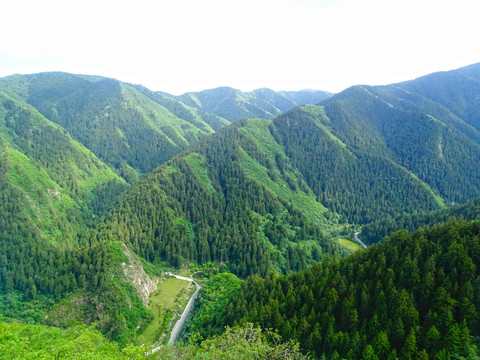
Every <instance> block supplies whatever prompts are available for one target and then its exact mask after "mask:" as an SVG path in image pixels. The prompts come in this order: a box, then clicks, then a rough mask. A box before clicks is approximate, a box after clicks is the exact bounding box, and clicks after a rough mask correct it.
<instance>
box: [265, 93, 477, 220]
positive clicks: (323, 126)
mask: <svg viewBox="0 0 480 360" xmlns="http://www.w3.org/2000/svg"><path fill="white" fill-rule="evenodd" d="M383 90H384V89H382V88H375V87H368V88H367V87H362V86H358V87H354V88H350V89H347V90H346V91H344V92H342V93H340V94H338V95H336V96H333V97H332V98H330V99H328V100H326V101H324V102H322V103H321V106H304V107H300V108H296V109H294V110H292V111H290V112H288V113H286V114H284V115H281V116H280V117H278V118H277V119H275V120H274V129H272V132H273V133H274V135H275V138H276V139H277V140H278V142H279V143H280V144H282V145H283V146H284V147H285V152H286V154H287V156H288V157H289V158H291V159H292V162H293V164H294V166H295V167H296V168H297V169H298V170H299V171H300V172H301V173H302V174H303V176H304V178H305V181H306V182H307V184H308V185H309V186H310V187H311V188H312V190H313V191H314V192H315V194H316V195H317V196H318V200H319V201H320V202H321V203H322V204H323V205H325V206H326V207H327V208H329V209H330V210H333V211H336V212H338V213H340V214H342V215H344V216H345V217H346V219H347V220H348V221H349V222H354V223H368V222H371V221H375V220H377V219H379V218H381V217H383V216H385V215H387V214H390V215H392V214H397V213H401V212H407V213H411V212H415V211H421V210H433V209H436V208H440V207H442V206H444V205H445V204H452V203H461V202H465V201H467V200H469V199H472V198H474V197H476V196H478V195H479V194H480V187H479V185H478V184H479V180H480V170H479V168H478V166H477V164H478V161H479V160H480V145H479V142H477V141H476V140H475V139H474V136H472V135H473V134H474V131H475V130H474V129H472V132H470V133H469V134H468V135H470V136H467V134H466V133H465V132H466V130H465V129H463V128H461V126H457V123H454V124H452V122H451V121H450V120H451V119H452V118H453V117H455V116H454V115H453V114H452V113H451V112H449V111H448V110H447V109H445V108H443V107H442V112H443V113H444V114H443V115H441V114H439V113H438V112H433V111H432V112H431V111H430V110H431V107H422V106H416V107H415V108H410V109H408V110H405V109H404V108H402V107H399V106H396V104H394V103H393V104H392V99H391V97H387V96H383V94H382V91H383ZM397 100H398V99H397ZM398 101H400V100H398ZM436 107H437V108H438V107H440V105H436ZM434 110H435V109H434ZM432 113H434V114H435V116H434V115H432ZM436 116H437V117H436ZM456 121H457V122H461V119H458V118H456ZM461 124H463V125H465V126H467V125H466V124H465V122H462V123H461Z"/></svg>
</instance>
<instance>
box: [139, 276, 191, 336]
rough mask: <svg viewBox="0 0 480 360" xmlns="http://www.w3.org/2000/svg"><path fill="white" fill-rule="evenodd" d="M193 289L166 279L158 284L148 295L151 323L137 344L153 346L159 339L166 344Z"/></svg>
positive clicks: (182, 281) (169, 278)
mask: <svg viewBox="0 0 480 360" xmlns="http://www.w3.org/2000/svg"><path fill="white" fill-rule="evenodd" d="M193 291H195V287H194V286H193V285H192V283H190V282H189V281H185V280H178V279H176V278H174V277H167V278H166V279H163V280H161V281H160V282H159V283H158V287H157V290H156V291H155V292H153V293H152V294H151V295H150V305H149V310H150V312H151V314H152V315H153V317H154V318H153V320H152V322H151V323H150V324H149V325H148V326H147V327H146V329H145V331H144V332H143V333H142V334H141V335H140V336H139V337H138V339H137V344H139V345H141V344H145V345H153V344H155V343H157V342H158V341H159V339H161V342H166V341H168V339H169V336H168V334H169V333H170V331H171V329H172V328H173V326H174V325H175V321H177V319H178V315H177V314H181V313H182V312H183V309H184V308H185V306H186V305H187V303H188V299H189V298H190V296H191V293H192V292H193Z"/></svg>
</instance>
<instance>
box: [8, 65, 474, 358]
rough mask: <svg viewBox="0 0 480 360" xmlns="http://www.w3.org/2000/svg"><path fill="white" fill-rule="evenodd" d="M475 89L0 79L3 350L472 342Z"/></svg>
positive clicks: (425, 80) (200, 351)
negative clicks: (250, 87) (181, 87)
mask: <svg viewBox="0 0 480 360" xmlns="http://www.w3.org/2000/svg"><path fill="white" fill-rule="evenodd" d="M446 89H448V91H446ZM479 94H480V64H473V65H471V66H467V67H464V68H460V69H457V70H452V71H449V72H441V73H434V74H430V75H426V76H423V77H420V78H418V79H415V80H410V81H406V82H402V83H396V84H391V85H385V86H367V85H362V86H353V87H350V88H348V89H345V90H344V91H342V92H340V93H338V94H332V93H329V92H325V91H320V90H319V91H316V90H304V91H297V92H293V91H278V92H276V91H273V90H270V89H264V88H263V89H257V90H254V91H250V92H242V91H240V90H237V89H233V88H229V87H221V88H216V89H209V90H204V91H200V92H189V93H185V94H183V95H171V94H168V93H164V92H159V91H152V90H150V89H147V88H145V87H143V86H140V85H132V84H128V83H123V82H120V81H118V80H115V79H110V78H105V77H100V76H86V75H75V74H68V73H61V72H51V73H39V74H31V75H12V76H8V77H4V78H0V299H1V301H0V303H1V304H0V328H1V329H2V331H3V333H2V334H0V353H2V354H7V355H5V356H7V357H9V358H12V359H13V358H29V357H30V358H32V356H34V355H32V354H34V353H35V351H37V352H38V354H42V356H44V355H45V356H44V358H48V357H47V354H48V351H50V350H51V351H53V353H55V356H57V357H60V358H62V356H64V358H74V354H75V353H76V352H78V354H79V355H78V356H83V358H85V359H89V358H91V359H94V358H105V359H108V358H112V359H117V358H118V359H141V358H148V359H170V358H172V359H173V358H182V357H183V358H192V359H193V358H223V357H222V356H225V354H229V352H232V351H238V352H240V351H244V352H245V354H248V356H250V357H247V358H265V357H268V356H270V358H272V359H277V358H292V359H303V358H306V357H307V356H311V358H315V359H317V358H318V359H324V358H328V359H338V360H340V359H402V360H403V359H405V360H407V359H476V358H478V356H480V355H479V352H478V349H479V348H480V342H479V337H480V332H479V329H480V322H479V319H480V316H479V314H480V272H479V269H480V264H479V261H480V252H479V239H480V228H479V220H480V201H479V199H480V167H479V166H478V164H480V115H479V114H480V113H479V112H478V110H479V109H480V108H479V103H478V98H479ZM232 339H235V340H234V341H233V340H232ZM37 343H38V344H44V345H36V344H37ZM22 344H27V346H25V347H24V346H22ZM169 344H170V345H169ZM82 347H83V349H81V348H82ZM29 349H30V350H31V353H29ZM49 349H50V350H49ZM234 349H236V350H234ZM266 354H270V355H268V356H267V355H266ZM282 354H284V355H285V354H289V355H288V356H290V357H288V356H286V355H285V356H284V357H282ZM15 356H16V357H15ZM209 356H210V357H209ZM246 356H247V355H246ZM0 357H1V355H0ZM38 358H42V357H38ZM80 358H82V357H80Z"/></svg>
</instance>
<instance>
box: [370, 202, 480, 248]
mask: <svg viewBox="0 0 480 360" xmlns="http://www.w3.org/2000/svg"><path fill="white" fill-rule="evenodd" d="M452 217H455V218H457V219H465V220H480V198H476V199H474V200H471V201H468V202H466V203H465V204H461V205H456V206H452V207H448V208H444V209H440V210H434V211H429V212H421V213H416V214H402V215H399V216H397V217H394V218H392V217H390V216H386V217H385V218H384V219H381V220H378V221H375V222H372V223H368V224H366V225H365V226H364V227H363V228H362V235H361V237H362V241H363V242H364V243H366V244H372V243H376V242H379V241H380V240H382V239H383V237H385V236H386V235H388V234H391V233H393V232H395V231H397V230H400V229H406V230H409V231H414V230H416V229H418V228H420V227H422V226H432V225H434V224H439V223H442V222H446V221H448V219H450V218H452Z"/></svg>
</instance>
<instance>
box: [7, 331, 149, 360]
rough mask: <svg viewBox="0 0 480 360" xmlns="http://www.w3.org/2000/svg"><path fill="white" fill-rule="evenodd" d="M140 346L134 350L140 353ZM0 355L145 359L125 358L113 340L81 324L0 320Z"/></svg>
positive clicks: (44, 359)
mask: <svg viewBox="0 0 480 360" xmlns="http://www.w3.org/2000/svg"><path fill="white" fill-rule="evenodd" d="M139 350H140V349H136V352H138V353H140V351H139ZM0 358H1V359H9V360H13V359H18V360H27V359H29V360H30V359H31V360H47V359H49V360H50V359H71V360H73V359H78V360H104V359H105V360H107V359H112V360H114V359H115V360H116V359H142V358H143V359H145V357H144V356H143V357H142V356H138V357H137V356H134V357H129V356H127V354H125V352H124V353H122V352H121V350H120V349H119V347H118V345H117V344H116V343H111V342H109V341H107V340H106V339H105V338H104V337H103V336H102V334H100V333H99V332H98V331H96V330H94V329H92V328H89V327H86V326H85V325H82V326H75V327H71V328H69V329H67V330H61V329H57V328H53V327H46V326H39V325H21V324H17V323H14V322H12V323H5V322H0Z"/></svg>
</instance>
